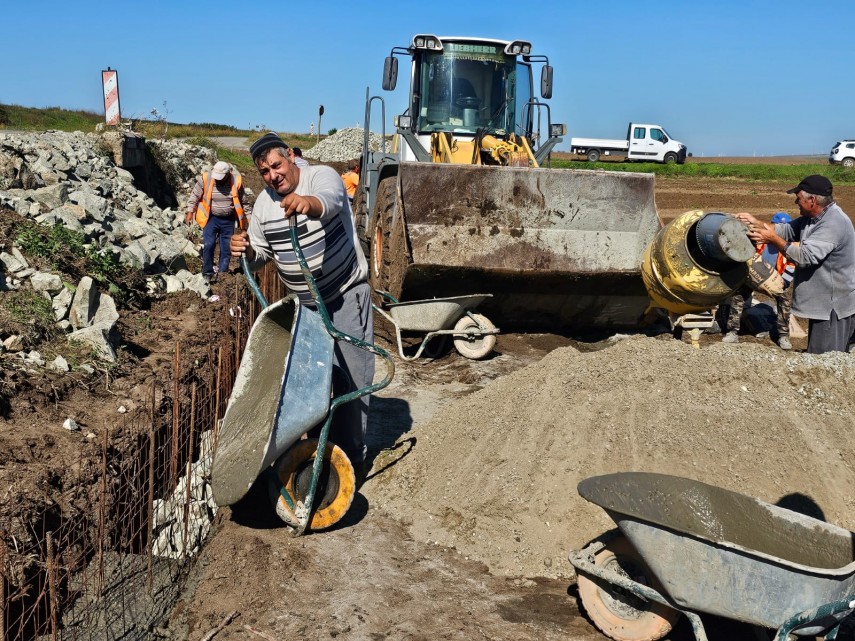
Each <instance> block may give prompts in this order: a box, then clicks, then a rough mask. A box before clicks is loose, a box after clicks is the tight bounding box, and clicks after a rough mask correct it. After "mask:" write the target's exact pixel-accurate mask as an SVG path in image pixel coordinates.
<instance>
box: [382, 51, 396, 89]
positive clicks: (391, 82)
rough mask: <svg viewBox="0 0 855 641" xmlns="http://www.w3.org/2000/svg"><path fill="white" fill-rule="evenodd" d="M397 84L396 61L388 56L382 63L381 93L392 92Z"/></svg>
mask: <svg viewBox="0 0 855 641" xmlns="http://www.w3.org/2000/svg"><path fill="white" fill-rule="evenodd" d="M397 84H398V59H397V58H396V57H395V56H389V57H387V58H386V61H385V62H384V63H383V91H394V90H395V85H397Z"/></svg>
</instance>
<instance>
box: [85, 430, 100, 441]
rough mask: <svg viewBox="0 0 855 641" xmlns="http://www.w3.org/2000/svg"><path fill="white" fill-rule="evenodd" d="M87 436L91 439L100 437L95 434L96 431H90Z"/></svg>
mask: <svg viewBox="0 0 855 641" xmlns="http://www.w3.org/2000/svg"><path fill="white" fill-rule="evenodd" d="M86 438H88V439H89V440H90V441H91V440H92V439H96V438H98V437H97V436H95V432H89V434H87V435H86Z"/></svg>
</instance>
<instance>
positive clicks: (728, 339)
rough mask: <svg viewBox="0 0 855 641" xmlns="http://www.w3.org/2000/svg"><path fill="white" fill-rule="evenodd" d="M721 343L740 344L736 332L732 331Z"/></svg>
mask: <svg viewBox="0 0 855 641" xmlns="http://www.w3.org/2000/svg"><path fill="white" fill-rule="evenodd" d="M721 342H722V343H738V342H739V336H737V335H736V332H734V331H733V330H731V331H729V332H728V333H727V334H725V335H724V338H722V339H721Z"/></svg>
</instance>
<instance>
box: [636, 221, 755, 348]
mask: <svg viewBox="0 0 855 641" xmlns="http://www.w3.org/2000/svg"><path fill="white" fill-rule="evenodd" d="M747 231H748V229H747V228H746V226H745V225H744V224H743V223H742V222H740V221H739V219H737V218H736V217H734V216H731V215H729V214H725V213H722V212H708V213H704V212H703V211H689V212H686V213H685V214H682V215H680V216H678V217H677V218H676V219H675V220H673V221H671V222H670V223H669V224H668V225H667V226H665V227H663V228H662V229H661V230H659V232H657V234H656V237H655V238H654V240H653V242H651V243H650V245H649V246H648V247H647V249H646V250H645V252H644V259H643V263H642V268H641V274H642V277H643V279H644V285H645V287H646V289H647V292H648V294H649V296H650V300H651V307H652V308H658V309H663V310H665V311H667V312H668V313H669V315H670V317H671V321H672V324H674V325H675V326H676V327H677V329H679V328H685V329H691V330H700V329H705V328H708V327H710V326H711V325H712V320H713V319H712V315H711V314H710V310H711V309H712V308H713V307H715V306H716V305H718V304H719V303H721V302H722V301H724V300H725V299H727V298H728V297H729V296H731V295H732V294H733V293H734V292H735V291H736V290H737V289H739V288H740V287H741V286H742V285H743V283H744V282H745V279H746V278H747V276H748V261H749V260H750V259H751V258H752V257H753V256H754V254H755V251H756V250H755V248H754V245H753V244H752V243H751V241H750V240H749V239H748V235H747V233H746V232H747ZM698 333H699V332H698V331H695V333H694V334H693V336H692V342H693V343H694V344H695V345H697V335H698Z"/></svg>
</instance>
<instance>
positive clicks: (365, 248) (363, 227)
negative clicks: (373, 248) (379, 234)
mask: <svg viewBox="0 0 855 641" xmlns="http://www.w3.org/2000/svg"><path fill="white" fill-rule="evenodd" d="M367 196H368V194H367V193H366V191H365V187H364V186H361V185H360V186H359V188H357V190H356V193H355V194H354V195H353V204H352V205H351V206H350V207H351V210H352V211H353V226H354V227H356V238H357V239H358V240H359V245H360V247H362V254H363V255H364V256H365V259H366V260H368V257H369V255H370V254H369V253H368V252H369V250H370V245H371V243H370V242H369V239H368V198H367Z"/></svg>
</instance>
